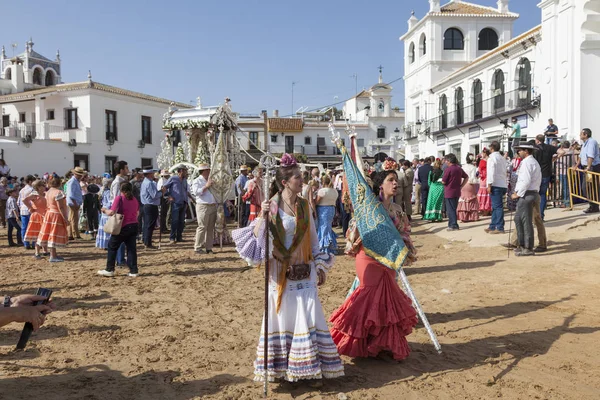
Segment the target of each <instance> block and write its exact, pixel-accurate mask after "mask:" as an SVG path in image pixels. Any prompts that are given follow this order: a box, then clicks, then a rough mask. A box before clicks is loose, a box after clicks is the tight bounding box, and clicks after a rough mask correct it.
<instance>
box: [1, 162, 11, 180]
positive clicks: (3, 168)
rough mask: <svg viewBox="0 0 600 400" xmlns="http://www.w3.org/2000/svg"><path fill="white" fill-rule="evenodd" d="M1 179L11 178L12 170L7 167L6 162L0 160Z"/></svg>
mask: <svg viewBox="0 0 600 400" xmlns="http://www.w3.org/2000/svg"><path fill="white" fill-rule="evenodd" d="M0 177H3V178H9V177H10V168H9V167H8V165H6V161H4V159H2V158H0Z"/></svg>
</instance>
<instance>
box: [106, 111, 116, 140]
mask: <svg viewBox="0 0 600 400" xmlns="http://www.w3.org/2000/svg"><path fill="white" fill-rule="evenodd" d="M104 112H105V115H106V140H109V139H110V137H112V138H113V139H114V140H117V112H116V111H112V110H105V111H104Z"/></svg>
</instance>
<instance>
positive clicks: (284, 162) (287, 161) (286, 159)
mask: <svg viewBox="0 0 600 400" xmlns="http://www.w3.org/2000/svg"><path fill="white" fill-rule="evenodd" d="M279 164H280V165H281V166H282V167H283V168H289V167H295V166H297V165H298V161H296V158H295V157H294V156H293V155H291V154H288V153H285V154H284V155H283V156H281V161H280V162H279Z"/></svg>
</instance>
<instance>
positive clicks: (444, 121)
mask: <svg viewBox="0 0 600 400" xmlns="http://www.w3.org/2000/svg"><path fill="white" fill-rule="evenodd" d="M447 127H448V98H447V97H446V95H445V94H443V95H442V96H441V97H440V129H446V128H447Z"/></svg>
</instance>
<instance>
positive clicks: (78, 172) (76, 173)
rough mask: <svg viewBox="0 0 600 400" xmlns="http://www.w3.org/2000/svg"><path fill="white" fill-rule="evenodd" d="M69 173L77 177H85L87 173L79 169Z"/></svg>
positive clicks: (76, 168)
mask: <svg viewBox="0 0 600 400" xmlns="http://www.w3.org/2000/svg"><path fill="white" fill-rule="evenodd" d="M71 172H72V173H73V175H77V176H85V175H87V171H86V170H85V169H83V168H81V167H75V168H73V169H72V170H71Z"/></svg>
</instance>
